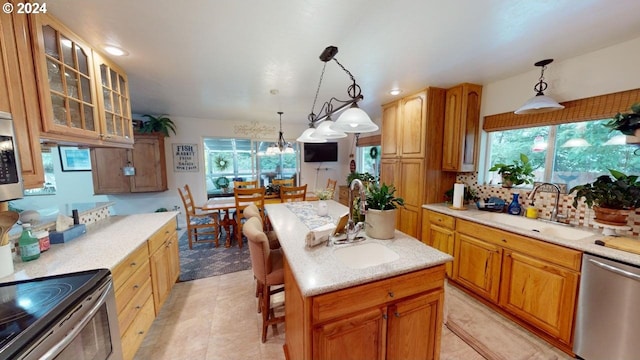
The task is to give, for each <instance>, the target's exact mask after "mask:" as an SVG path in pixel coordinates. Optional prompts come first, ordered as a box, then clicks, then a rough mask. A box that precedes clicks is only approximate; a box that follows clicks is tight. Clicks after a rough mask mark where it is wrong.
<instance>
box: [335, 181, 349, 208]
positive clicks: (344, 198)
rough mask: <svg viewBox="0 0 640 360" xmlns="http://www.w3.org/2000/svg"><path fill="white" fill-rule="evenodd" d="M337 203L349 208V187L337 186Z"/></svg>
mask: <svg viewBox="0 0 640 360" xmlns="http://www.w3.org/2000/svg"><path fill="white" fill-rule="evenodd" d="M338 202H339V203H340V204H342V205H344V206H349V186H347V185H340V186H338Z"/></svg>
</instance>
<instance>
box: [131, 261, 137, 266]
mask: <svg viewBox="0 0 640 360" xmlns="http://www.w3.org/2000/svg"><path fill="white" fill-rule="evenodd" d="M136 265H138V264H137V263H136V262H135V261H134V262H132V263H131V265H129V266H131V267H134V266H136Z"/></svg>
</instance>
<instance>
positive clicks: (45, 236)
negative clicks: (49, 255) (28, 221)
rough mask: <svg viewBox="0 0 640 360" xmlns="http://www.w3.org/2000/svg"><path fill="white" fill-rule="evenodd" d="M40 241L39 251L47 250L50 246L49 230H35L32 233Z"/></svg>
mask: <svg viewBox="0 0 640 360" xmlns="http://www.w3.org/2000/svg"><path fill="white" fill-rule="evenodd" d="M33 236H35V237H36V238H37V239H38V242H39V243H40V252H43V251H47V250H49V248H51V242H50V241H49V232H48V231H47V230H41V231H36V232H35V234H33Z"/></svg>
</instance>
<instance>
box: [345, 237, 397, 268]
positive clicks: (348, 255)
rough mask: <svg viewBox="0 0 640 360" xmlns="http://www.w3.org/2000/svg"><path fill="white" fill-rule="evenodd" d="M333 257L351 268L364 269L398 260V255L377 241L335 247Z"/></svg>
mask: <svg viewBox="0 0 640 360" xmlns="http://www.w3.org/2000/svg"><path fill="white" fill-rule="evenodd" d="M333 254H334V255H335V257H336V258H337V259H338V260H340V262H342V263H343V264H345V265H346V266H348V267H350V268H352V269H364V268H368V267H370V266H376V265H381V264H385V263H388V262H392V261H395V260H398V259H399V258H400V255H398V254H397V253H396V252H395V251H393V250H391V249H389V248H388V247H386V246H384V245H381V244H378V243H371V242H367V243H362V244H356V245H349V246H345V247H336V248H335V250H334V251H333Z"/></svg>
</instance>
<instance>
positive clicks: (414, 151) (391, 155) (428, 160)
mask: <svg viewBox="0 0 640 360" xmlns="http://www.w3.org/2000/svg"><path fill="white" fill-rule="evenodd" d="M445 93H446V90H444V89H439V88H427V89H425V90H423V91H420V92H418V93H416V94H413V95H410V96H407V97H405V98H403V99H400V100H398V101H395V102H392V103H389V104H385V105H383V109H382V134H381V143H382V150H381V154H382V156H381V161H380V179H381V181H382V182H385V183H387V184H394V185H395V186H396V189H397V193H396V194H397V195H398V196H399V197H402V198H403V199H405V202H406V204H407V205H406V206H405V207H404V208H401V209H400V211H399V212H398V220H397V228H398V229H399V230H400V231H402V232H405V233H407V234H409V235H411V236H413V237H416V238H420V237H421V236H422V210H421V206H422V205H423V204H428V203H436V202H440V201H441V200H442V198H443V194H444V191H446V190H447V189H449V188H451V187H452V186H453V183H454V181H455V174H453V173H447V172H443V171H441V170H442V133H443V128H444V105H445Z"/></svg>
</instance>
